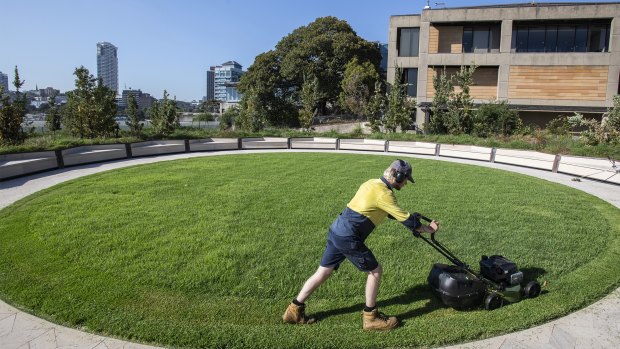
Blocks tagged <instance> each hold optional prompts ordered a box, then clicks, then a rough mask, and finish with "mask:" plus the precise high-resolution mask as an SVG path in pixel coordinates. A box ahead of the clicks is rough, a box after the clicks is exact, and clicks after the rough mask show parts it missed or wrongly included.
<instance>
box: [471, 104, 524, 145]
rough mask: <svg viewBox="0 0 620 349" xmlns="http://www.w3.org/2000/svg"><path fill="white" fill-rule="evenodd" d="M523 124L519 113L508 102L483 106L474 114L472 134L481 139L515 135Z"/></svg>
mask: <svg viewBox="0 0 620 349" xmlns="http://www.w3.org/2000/svg"><path fill="white" fill-rule="evenodd" d="M521 125H522V122H521V119H520V118H519V113H518V112H516V111H514V110H511V109H510V107H509V105H508V103H507V102H506V101H491V102H490V103H485V104H482V105H481V106H480V107H479V108H478V110H477V111H476V112H475V113H474V119H473V129H472V134H474V135H476V136H479V137H488V136H492V135H500V136H509V135H512V134H515V133H516V132H517V130H518V129H519V128H520V127H521Z"/></svg>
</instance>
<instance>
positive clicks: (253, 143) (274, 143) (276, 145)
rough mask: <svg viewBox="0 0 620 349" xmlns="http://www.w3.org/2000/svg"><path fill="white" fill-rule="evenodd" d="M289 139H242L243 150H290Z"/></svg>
mask: <svg viewBox="0 0 620 349" xmlns="http://www.w3.org/2000/svg"><path fill="white" fill-rule="evenodd" d="M288 148H289V147H288V138H284V137H255V138H242V139H241V149H288Z"/></svg>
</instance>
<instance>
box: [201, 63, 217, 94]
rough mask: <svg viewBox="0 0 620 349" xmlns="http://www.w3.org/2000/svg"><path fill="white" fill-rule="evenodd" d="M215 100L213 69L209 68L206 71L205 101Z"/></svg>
mask: <svg viewBox="0 0 620 349" xmlns="http://www.w3.org/2000/svg"><path fill="white" fill-rule="evenodd" d="M214 99H215V67H214V66H211V67H209V70H207V90H206V93H205V98H204V100H205V101H211V100H214Z"/></svg>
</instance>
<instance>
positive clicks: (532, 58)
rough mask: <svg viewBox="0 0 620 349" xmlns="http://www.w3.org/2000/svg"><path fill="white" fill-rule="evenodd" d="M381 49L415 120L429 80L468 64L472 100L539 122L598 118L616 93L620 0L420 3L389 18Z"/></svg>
mask: <svg viewBox="0 0 620 349" xmlns="http://www.w3.org/2000/svg"><path fill="white" fill-rule="evenodd" d="M388 54H389V57H390V58H389V60H388V81H389V82H393V81H394V72H395V66H396V65H398V66H399V67H401V68H402V69H403V76H402V77H401V78H402V79H403V81H404V82H406V83H407V93H408V95H409V96H412V97H415V98H416V101H417V104H418V108H417V111H416V123H417V124H418V125H422V124H423V123H425V122H428V120H430V118H431V117H432V115H431V113H430V104H431V102H432V100H433V96H434V93H435V90H434V88H433V78H434V77H435V76H437V75H438V74H441V73H442V71H443V70H444V69H446V72H447V73H448V74H451V73H454V72H455V71H456V70H457V69H459V68H460V67H461V66H471V65H475V66H477V69H476V71H475V73H474V76H473V85H472V86H471V90H470V95H471V96H472V97H473V99H474V103H477V104H480V103H485V102H488V101H489V100H492V99H497V100H504V101H507V102H508V103H509V105H510V107H511V108H513V109H516V110H518V111H519V116H520V117H521V118H522V119H523V120H524V121H525V122H530V123H536V124H539V125H544V124H546V122H548V121H549V120H550V119H552V118H555V117H557V116H559V115H571V114H572V113H573V112H580V113H582V114H584V115H585V116H589V117H597V118H600V117H601V115H602V114H603V113H604V112H605V111H606V110H607V108H608V107H610V106H612V105H613V96H614V95H616V94H619V93H620V85H619V80H620V76H619V75H620V2H615V3H535V2H532V3H530V4H513V5H495V6H473V7H463V8H441V9H431V8H430V7H428V6H427V7H425V9H424V10H422V13H421V14H414V15H402V16H392V17H391V18H390V31H389V53H388Z"/></svg>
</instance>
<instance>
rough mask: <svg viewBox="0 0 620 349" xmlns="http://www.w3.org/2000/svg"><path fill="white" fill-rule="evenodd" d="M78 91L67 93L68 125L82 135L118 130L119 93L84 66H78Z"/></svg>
mask: <svg viewBox="0 0 620 349" xmlns="http://www.w3.org/2000/svg"><path fill="white" fill-rule="evenodd" d="M73 74H74V75H75V76H76V79H75V87H76V88H75V90H73V91H69V92H67V105H66V107H65V115H64V124H65V127H67V128H68V129H69V131H70V132H71V133H72V134H73V135H75V136H79V137H80V138H84V137H86V138H95V137H107V136H112V135H114V134H117V133H118V130H119V127H118V124H117V123H116V120H115V119H114V118H115V116H116V101H115V99H116V92H115V91H113V90H111V89H109V88H108V87H106V86H105V85H103V80H101V79H97V78H95V77H93V76H92V75H91V74H90V72H89V71H88V69H86V68H84V67H83V66H81V67H79V68H76V69H75V72H74V73H73Z"/></svg>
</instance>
